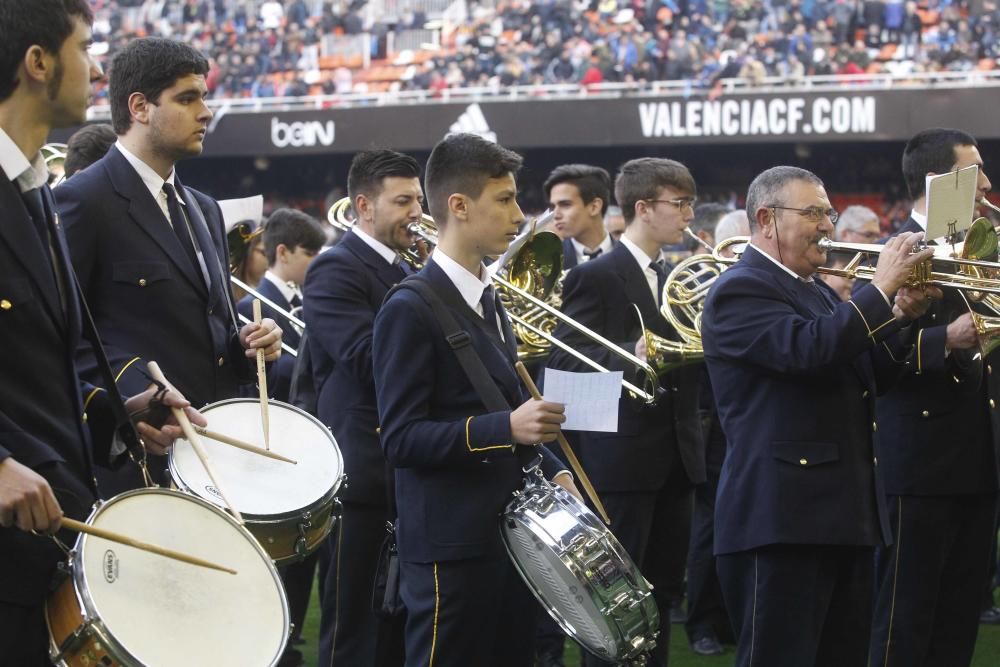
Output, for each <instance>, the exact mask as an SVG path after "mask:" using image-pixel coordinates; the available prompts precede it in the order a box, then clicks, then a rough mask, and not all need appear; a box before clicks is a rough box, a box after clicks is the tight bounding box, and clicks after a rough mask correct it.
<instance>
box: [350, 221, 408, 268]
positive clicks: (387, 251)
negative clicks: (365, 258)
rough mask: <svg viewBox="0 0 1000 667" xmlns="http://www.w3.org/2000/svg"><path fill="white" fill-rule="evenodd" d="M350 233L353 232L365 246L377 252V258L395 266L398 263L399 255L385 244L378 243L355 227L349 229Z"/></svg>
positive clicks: (375, 239)
mask: <svg viewBox="0 0 1000 667" xmlns="http://www.w3.org/2000/svg"><path fill="white" fill-rule="evenodd" d="M351 231H352V232H354V233H355V234H356V235H357V237H358V238H359V239H361V240H362V241H364V242H365V244H366V245H367V246H368V247H369V248H371V249H372V250H374V251H375V252H377V253H378V254H379V257H381V258H382V259H384V260H385V261H387V262H388V263H389V264H395V263H396V262H398V261H399V255H398V254H397V253H396V251H395V250H393V249H392V248H390V247H389V246H387V245H386V244H384V243H382V242H381V241H379V240H378V239H377V238H375V237H374V236H372V235H370V234H369V233H368V232H366V231H365V230H363V229H361V228H360V227H358V226H357V225H354V226H353V227H351Z"/></svg>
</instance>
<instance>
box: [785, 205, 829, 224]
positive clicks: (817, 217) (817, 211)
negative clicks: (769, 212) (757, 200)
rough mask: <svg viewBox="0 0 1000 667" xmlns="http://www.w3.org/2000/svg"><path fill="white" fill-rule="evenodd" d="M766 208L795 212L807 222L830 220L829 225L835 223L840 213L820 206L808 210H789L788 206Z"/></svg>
mask: <svg viewBox="0 0 1000 667" xmlns="http://www.w3.org/2000/svg"><path fill="white" fill-rule="evenodd" d="M767 208H777V209H781V210H782V211H795V212H796V213H798V214H799V215H801V216H802V217H803V218H805V219H806V220H808V221H809V222H820V221H822V220H823V218H830V222H831V223H835V222H837V218H839V217H840V213H838V212H837V209H834V208H822V207H820V206H810V207H809V208H791V207H789V206H774V205H771V206H768V207H767Z"/></svg>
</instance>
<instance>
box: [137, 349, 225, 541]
mask: <svg viewBox="0 0 1000 667" xmlns="http://www.w3.org/2000/svg"><path fill="white" fill-rule="evenodd" d="M146 367H147V368H149V374H150V375H151V376H152V377H153V379H154V380H156V381H158V382H162V383H163V384H164V385H166V386H167V388H169V389H173V386H171V384H170V383H169V382H167V378H166V377H165V376H164V375H163V371H161V370H160V365H159V364H157V363H156V362H155V361H150V362H149V363H148V364H147V365H146ZM170 410H171V412H173V413H174V417H175V418H176V419H177V423H178V424H180V425H181V430H183V431H184V437H185V438H187V441H188V442H190V443H191V446H192V447H193V448H194V452H195V454H197V455H198V459H199V460H200V461H201V465H203V466H204V467H205V472H207V473H208V477H209V479H211V480H212V484H214V485H215V490H216V491H218V492H219V495H220V496H222V500H223V502H225V503H226V507H228V508H229V511H230V512H232V514H233V516H234V517H236V520H237V521H239V522H240V524H241V525H242V524H243V515H242V514H240V512H239V510H237V509H236V506H235V505H233V504H232V503H231V502H230V501H229V498H228V497H226V492H225V491H223V490H222V485H221V484H219V480H218V479H217V478H216V477H215V470H213V469H212V464H211V463H209V461H208V454H206V453H205V445H204V444H202V442H201V436H199V435H198V432H197V431H195V430H194V426H192V425H191V420H190V419H188V416H187V414H186V413H185V412H184V410H182V409H181V408H170Z"/></svg>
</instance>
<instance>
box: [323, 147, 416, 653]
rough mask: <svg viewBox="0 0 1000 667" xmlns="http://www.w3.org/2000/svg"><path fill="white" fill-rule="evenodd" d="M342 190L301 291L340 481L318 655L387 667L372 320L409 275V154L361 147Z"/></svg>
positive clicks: (390, 623)
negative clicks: (333, 236) (338, 222)
mask: <svg viewBox="0 0 1000 667" xmlns="http://www.w3.org/2000/svg"><path fill="white" fill-rule="evenodd" d="M347 190H348V194H349V195H350V197H351V203H352V206H353V208H354V211H355V215H356V220H355V223H354V226H353V228H352V229H351V231H350V232H348V233H347V234H345V235H344V238H343V239H342V240H341V242H340V243H339V244H337V245H336V246H335V247H333V248H331V249H330V250H328V251H326V252H325V253H323V254H322V255H320V256H319V258H317V259H316V261H315V262H314V263H313V265H312V266H311V267H310V269H309V272H308V273H307V274H306V282H305V292H304V295H303V298H304V302H305V307H304V309H303V316H304V317H305V321H306V329H307V331H308V332H309V334H308V336H307V338H306V340H307V341H308V342H307V344H308V346H309V354H310V357H311V359H312V374H313V379H314V384H315V386H316V391H317V392H318V399H317V416H318V417H319V418H320V420H321V421H322V422H323V423H324V424H326V425H327V426H329V427H330V430H331V431H333V434H334V436H335V437H336V438H337V442H338V444H339V445H340V448H341V452H342V453H343V454H344V472H345V473H346V474H347V479H348V484H347V486H346V487H345V488H344V489H343V490H342V491H341V492H340V500H341V502H342V503H343V505H344V508H343V514H342V515H341V518H340V523H339V525H338V526H337V528H336V529H335V530H334V532H333V533H331V535H330V538H329V539H328V540H327V543H326V544H325V545H324V546H323V547H322V551H321V554H320V568H321V571H322V572H323V573H324V574H323V582H324V584H323V590H322V591H321V592H320V598H321V603H322V609H323V613H322V616H321V619H320V653H319V655H320V659H319V662H320V664H323V665H329V664H344V665H369V666H371V667H379V666H383V665H384V666H386V667H390V666H392V665H401V664H402V662H403V628H402V620H401V619H380V618H377V617H376V616H375V614H374V613H373V612H372V607H371V587H372V581H373V580H374V578H375V568H376V565H377V562H378V554H379V548H380V547H381V545H382V542H383V540H384V539H385V536H386V522H387V521H392V519H393V511H394V509H393V508H391V507H390V506H389V502H388V496H387V494H386V492H387V484H388V483H389V482H390V481H391V479H392V476H391V475H387V473H386V464H385V457H384V456H383V454H382V446H381V443H380V442H379V420H378V408H377V406H376V403H375V377H374V375H373V367H372V325H373V324H374V322H375V316H376V315H377V314H378V311H379V308H381V306H382V301H383V300H384V299H385V295H386V293H387V292H388V291H389V290H390V289H391V288H392V286H393V285H395V284H396V283H398V282H399V281H401V280H402V279H403V278H404V277H405V276H406V275H407V274H408V273H410V270H409V267H408V266H407V265H406V263H405V262H401V261H400V256H399V253H400V252H403V251H405V250H406V249H407V248H408V247H409V246H410V244H411V242H412V239H411V237H410V233H409V231H407V226H408V225H409V224H411V223H415V222H419V221H420V218H421V216H422V214H423V203H424V192H423V188H421V187H420V167H419V165H418V164H417V161H416V160H414V159H413V158H412V157H410V156H409V155H403V154H402V153H396V152H394V151H389V150H370V151H364V152H362V153H358V154H357V155H355V156H354V160H352V162H351V169H350V172H349V173H348V176H347Z"/></svg>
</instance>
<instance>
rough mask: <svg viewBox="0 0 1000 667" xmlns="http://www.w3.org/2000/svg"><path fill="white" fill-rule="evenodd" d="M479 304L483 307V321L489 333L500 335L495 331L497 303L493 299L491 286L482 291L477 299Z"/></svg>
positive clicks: (497, 330) (498, 331)
mask: <svg viewBox="0 0 1000 667" xmlns="http://www.w3.org/2000/svg"><path fill="white" fill-rule="evenodd" d="M479 304H480V305H481V306H482V307H483V320H484V321H485V322H486V326H487V328H488V329H489V330H490V331H494V332H496V333H498V334H499V333H500V330H499V329H497V302H496V299H494V297H493V286H492V285H490V286H489V287H487V288H485V289H484V290H483V295H482V296H481V297H479Z"/></svg>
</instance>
